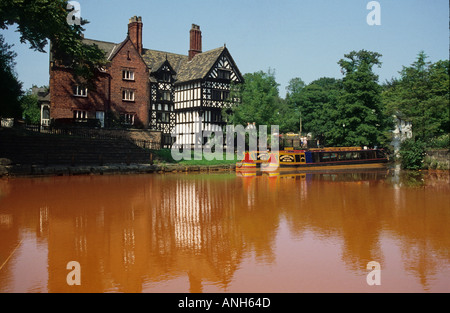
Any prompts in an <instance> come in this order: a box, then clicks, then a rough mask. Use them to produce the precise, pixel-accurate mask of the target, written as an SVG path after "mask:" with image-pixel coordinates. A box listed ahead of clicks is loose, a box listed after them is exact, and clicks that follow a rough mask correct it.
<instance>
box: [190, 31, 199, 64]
mask: <svg viewBox="0 0 450 313" xmlns="http://www.w3.org/2000/svg"><path fill="white" fill-rule="evenodd" d="M198 53H202V31H201V30H200V26H198V25H195V24H192V28H191V31H190V49H189V61H190V60H192V58H193V57H194V56H195V55H196V54H198Z"/></svg>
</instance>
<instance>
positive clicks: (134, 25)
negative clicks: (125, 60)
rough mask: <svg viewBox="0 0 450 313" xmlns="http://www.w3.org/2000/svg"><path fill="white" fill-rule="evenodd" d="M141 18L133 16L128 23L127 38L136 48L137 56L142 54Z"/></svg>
mask: <svg viewBox="0 0 450 313" xmlns="http://www.w3.org/2000/svg"><path fill="white" fill-rule="evenodd" d="M142 28H143V24H142V17H141V16H139V17H138V16H133V17H132V18H130V20H129V23H128V36H129V37H130V39H131V42H132V43H133V44H134V46H135V47H136V48H137V50H138V52H139V54H142V49H143V47H142Z"/></svg>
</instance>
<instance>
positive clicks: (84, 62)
mask: <svg viewBox="0 0 450 313" xmlns="http://www.w3.org/2000/svg"><path fill="white" fill-rule="evenodd" d="M67 8H68V1H66V0H34V1H23V0H2V1H1V2H0V29H7V28H8V27H9V26H11V25H17V30H18V32H19V33H20V41H21V42H22V43H28V44H29V45H30V48H32V49H34V50H36V51H39V52H45V47H46V46H47V44H48V42H49V41H50V42H51V43H52V53H53V54H54V56H55V58H56V59H58V60H63V61H64V63H65V65H68V66H71V67H72V68H73V69H74V71H75V75H76V76H79V77H83V78H84V79H85V80H88V81H91V80H92V78H93V77H94V73H95V69H96V68H98V67H100V66H103V65H104V64H105V62H106V60H105V55H104V52H103V51H101V50H100V49H99V48H98V47H96V46H89V45H86V44H83V42H82V31H83V30H84V29H83V28H82V25H83V24H86V23H87V21H85V20H81V23H68V14H69V11H68V9H67ZM69 8H70V6H69ZM5 47H6V46H5V43H3V42H2V54H4V48H5ZM10 48H11V46H8V49H10ZM8 49H6V50H8ZM1 65H2V66H4V64H1ZM6 66H7V67H9V72H13V69H12V67H11V63H9V64H6ZM0 75H3V76H2V77H0V80H2V81H7V80H8V75H9V74H8V71H6V72H5V71H4V70H3V69H2V71H1V72H0ZM16 87H17V86H9V87H8V86H6V87H2V89H5V90H4V92H5V93H3V94H2V96H3V97H5V96H6V95H7V97H12V98H14V97H15V99H16V100H17V98H18V96H17V94H16V91H15V88H16ZM2 102H3V101H2ZM16 102H17V101H16ZM3 103H6V102H3ZM0 110H2V109H0ZM3 111H5V110H3ZM5 114H6V113H5ZM8 115H11V113H8Z"/></svg>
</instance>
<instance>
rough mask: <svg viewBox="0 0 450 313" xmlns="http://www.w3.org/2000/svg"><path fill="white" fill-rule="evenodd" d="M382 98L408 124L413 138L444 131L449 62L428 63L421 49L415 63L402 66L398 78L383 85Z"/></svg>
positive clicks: (449, 124)
mask: <svg viewBox="0 0 450 313" xmlns="http://www.w3.org/2000/svg"><path fill="white" fill-rule="evenodd" d="M383 97H384V100H385V102H386V104H387V107H388V109H389V110H390V112H391V113H392V114H397V115H401V117H402V118H403V119H405V120H408V121H410V122H411V123H412V130H413V135H414V136H415V137H416V139H420V140H423V141H428V140H429V139H431V138H432V137H435V136H439V135H441V134H445V133H448V132H449V130H450V120H449V119H450V112H449V99H450V98H449V61H448V60H445V61H442V60H440V61H437V62H436V63H431V62H429V61H427V55H426V54H425V52H423V51H421V52H420V53H419V54H418V56H417V59H416V61H415V62H413V63H412V64H411V65H410V66H408V67H406V66H404V67H403V69H402V70H401V71H400V78H398V79H394V80H392V81H391V82H389V83H388V84H386V86H385V92H384V94H383Z"/></svg>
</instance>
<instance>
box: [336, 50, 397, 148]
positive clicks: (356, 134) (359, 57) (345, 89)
mask: <svg viewBox="0 0 450 313" xmlns="http://www.w3.org/2000/svg"><path fill="white" fill-rule="evenodd" d="M380 58H381V54H379V53H377V52H370V51H366V50H361V51H358V52H355V51H352V52H350V53H348V54H346V55H345V59H341V60H340V61H339V62H338V64H339V65H340V66H341V70H342V72H343V73H344V75H345V76H344V78H343V80H342V90H341V92H340V93H339V96H338V101H337V107H336V111H337V119H336V120H335V123H334V125H333V127H332V131H331V132H330V136H331V138H330V143H331V144H332V145H342V146H379V145H385V144H386V143H387V133H388V132H389V130H390V129H391V128H392V119H391V118H390V117H389V116H388V115H386V113H385V110H384V107H383V103H382V101H381V86H380V85H379V84H378V75H376V74H375V73H374V72H373V71H372V68H373V67H374V66H378V67H381V61H380Z"/></svg>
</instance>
